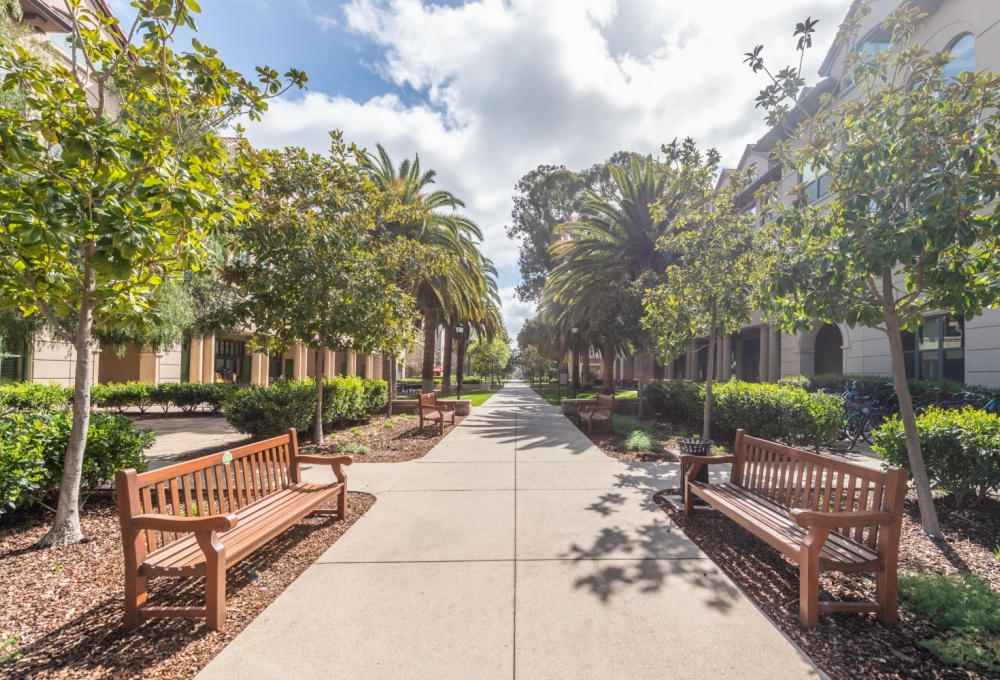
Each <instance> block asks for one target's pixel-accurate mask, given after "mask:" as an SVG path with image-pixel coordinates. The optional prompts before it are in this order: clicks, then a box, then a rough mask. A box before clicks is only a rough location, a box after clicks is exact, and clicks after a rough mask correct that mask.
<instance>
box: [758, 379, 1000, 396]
mask: <svg viewBox="0 0 1000 680" xmlns="http://www.w3.org/2000/svg"><path fill="white" fill-rule="evenodd" d="M851 382H856V383H857V388H858V392H859V393H861V394H874V393H876V392H880V391H883V390H893V389H895V388H894V386H893V382H892V378H890V377H889V376H885V375H854V374H845V375H839V374H833V373H828V374H823V375H793V376H789V377H787V378H782V379H781V380H779V381H778V384H779V385H783V386H787V387H801V388H802V389H804V390H806V391H807V392H818V391H819V390H826V391H828V392H834V393H837V394H839V393H841V392H844V391H846V390H847V385H848V384H849V383H851ZM906 385H907V387H909V388H910V395H911V396H912V397H914V398H915V399H920V400H932V399H935V398H937V396H938V395H939V394H941V393H944V394H961V393H963V392H972V393H973V394H982V395H984V396H988V397H998V398H1000V390H997V389H992V388H989V387H983V386H981V385H970V384H968V383H962V382H955V381H954V380H907V381H906Z"/></svg>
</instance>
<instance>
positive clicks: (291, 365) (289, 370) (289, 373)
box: [282, 359, 295, 380]
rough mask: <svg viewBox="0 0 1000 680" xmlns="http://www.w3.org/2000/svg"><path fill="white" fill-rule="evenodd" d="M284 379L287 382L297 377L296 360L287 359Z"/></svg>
mask: <svg viewBox="0 0 1000 680" xmlns="http://www.w3.org/2000/svg"><path fill="white" fill-rule="evenodd" d="M282 377H283V378H285V379H287V380H291V379H292V378H294V377H295V359H285V374H284V375H283V376H282Z"/></svg>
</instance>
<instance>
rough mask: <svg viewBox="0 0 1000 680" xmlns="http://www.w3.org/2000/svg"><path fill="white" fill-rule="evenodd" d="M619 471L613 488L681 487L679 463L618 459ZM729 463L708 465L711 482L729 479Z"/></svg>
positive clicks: (651, 489)
mask: <svg viewBox="0 0 1000 680" xmlns="http://www.w3.org/2000/svg"><path fill="white" fill-rule="evenodd" d="M618 464H619V467H620V468H621V471H620V472H619V473H618V474H617V475H616V480H615V484H614V486H615V488H630V489H643V490H646V491H648V492H650V493H651V494H653V493H656V492H657V491H662V490H663V489H679V488H680V487H681V464H680V463H674V462H663V463H641V462H630V461H620V462H619V463H618ZM730 467H732V466H730V465H729V464H723V465H712V466H711V467H709V479H711V481H712V483H718V482H724V481H728V480H729V474H730Z"/></svg>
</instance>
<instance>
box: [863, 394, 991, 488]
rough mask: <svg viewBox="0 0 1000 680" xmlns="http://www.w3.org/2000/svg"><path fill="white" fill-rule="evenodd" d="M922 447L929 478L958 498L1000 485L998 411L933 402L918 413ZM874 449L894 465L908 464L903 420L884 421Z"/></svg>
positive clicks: (906, 467)
mask: <svg viewBox="0 0 1000 680" xmlns="http://www.w3.org/2000/svg"><path fill="white" fill-rule="evenodd" d="M917 430H918V432H919V433H920V449H921V451H922V452H923V456H924V464H925V465H926V466H927V474H928V476H930V478H931V481H933V482H936V484H937V486H938V488H940V489H941V490H942V491H945V492H946V493H950V494H954V496H955V504H956V505H957V506H958V507H964V506H966V505H968V504H972V505H974V504H976V503H979V502H980V501H981V500H983V499H984V498H986V496H987V495H988V494H990V493H993V492H995V491H997V490H1000V416H997V415H996V414H992V413H986V412H985V411H979V410H976V409H974V408H971V407H969V408H965V409H962V410H955V409H937V408H929V409H927V411H925V412H924V413H922V414H921V415H920V416H918V417H917ZM874 437H875V443H874V444H873V446H872V449H874V450H875V452H876V453H878V454H879V457H880V458H882V460H884V461H886V462H887V463H889V464H890V465H897V466H899V467H902V468H905V469H907V470H909V469H910V459H909V457H908V456H907V453H906V436H905V434H904V433H903V423H902V422H901V421H900V420H899V419H898V418H894V419H893V420H890V421H888V422H887V423H885V424H884V425H883V426H882V427H881V428H879V429H878V430H876V431H875V432H874Z"/></svg>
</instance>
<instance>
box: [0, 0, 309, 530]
mask: <svg viewBox="0 0 1000 680" xmlns="http://www.w3.org/2000/svg"><path fill="white" fill-rule="evenodd" d="M67 6H68V8H69V10H68V11H69V21H70V23H71V25H72V28H73V30H72V34H71V42H72V63H71V64H70V65H68V66H67V65H66V64H65V63H64V62H63V61H62V60H61V59H42V58H38V57H37V56H35V55H34V54H32V53H31V52H29V51H27V50H24V49H21V48H19V47H18V46H17V45H16V44H9V43H5V44H3V45H0V66H2V69H3V72H4V74H5V75H4V81H3V89H4V90H6V91H10V90H13V89H19V90H20V91H21V92H23V93H24V105H23V106H20V105H9V104H7V103H4V104H2V105H0V175H2V177H3V179H4V181H3V182H0V215H3V219H2V220H0V264H2V266H0V293H2V294H0V299H2V300H3V301H4V304H5V305H7V306H12V307H18V308H20V309H21V310H22V311H23V312H25V313H27V314H41V315H42V316H44V318H45V319H46V321H47V322H48V324H49V326H50V327H51V330H52V332H53V333H54V334H55V336H56V337H57V338H59V339H61V340H64V341H65V342H67V343H71V344H72V345H73V347H74V349H75V350H76V368H75V378H74V398H73V427H72V431H71V435H70V441H69V445H68V447H67V452H66V459H65V461H66V462H65V469H64V473H63V478H62V483H61V485H60V488H59V505H58V508H57V512H56V517H55V520H54V523H53V526H52V529H51V530H50V531H49V532H48V534H46V535H45V537H44V538H42V540H41V541H40V545H42V546H55V545H64V544H68V543H74V542H77V541H79V540H81V539H82V538H83V534H82V531H81V528H80V520H79V512H78V506H79V488H80V480H81V475H82V466H83V454H84V446H85V444H86V435H87V428H88V425H89V419H90V381H91V367H92V365H93V359H92V357H93V353H94V350H95V348H96V345H95V340H94V327H95V325H100V326H102V327H105V328H114V327H115V326H117V325H120V324H125V323H128V322H129V321H130V320H134V319H135V318H136V317H140V316H142V315H144V314H147V313H148V309H149V306H150V304H151V301H152V300H153V299H154V297H155V295H156V294H157V291H158V290H159V289H160V288H161V287H162V286H163V285H164V284H166V283H169V282H172V281H176V280H177V279H178V278H179V277H181V275H182V273H183V271H184V270H186V269H199V268H201V266H202V264H203V263H204V261H205V260H206V257H207V254H208V253H207V238H208V235H209V234H211V233H212V232H213V231H214V230H216V229H218V228H220V227H223V226H225V225H227V224H231V223H233V222H237V221H239V220H240V219H242V217H243V214H244V213H245V211H246V210H247V208H248V206H247V205H245V204H243V203H241V202H239V201H237V200H235V199H234V197H233V196H232V195H231V193H230V192H228V191H227V190H226V188H225V185H224V182H223V178H224V176H225V175H226V173H227V172H228V170H229V167H230V164H231V163H232V162H233V160H232V159H230V158H229V156H228V154H227V153H226V149H225V147H224V145H223V143H222V142H221V140H220V139H219V137H218V135H217V131H218V130H220V129H223V128H225V127H227V126H229V125H230V124H231V123H232V122H234V120H235V119H236V118H238V117H239V116H243V115H246V116H247V117H249V118H250V119H257V118H259V116H260V114H261V113H262V112H263V111H264V110H265V108H266V105H267V104H266V102H267V99H268V98H269V97H271V96H276V95H278V94H280V93H281V91H282V89H283V87H284V85H283V83H282V79H281V78H279V76H278V74H277V73H276V72H275V71H272V70H271V69H269V68H261V69H258V74H259V79H260V82H261V85H262V88H263V89H260V88H258V86H256V85H254V84H252V83H250V82H249V81H247V80H246V79H244V78H243V77H242V76H241V75H240V74H238V73H236V72H235V71H232V70H230V69H228V68H227V67H226V66H225V65H224V64H223V63H222V61H221V60H220V59H219V58H218V56H217V54H216V52H215V51H214V50H212V49H210V48H208V47H205V46H203V45H201V44H200V43H198V42H197V41H195V42H194V43H193V44H194V52H192V53H186V54H177V53H175V52H174V51H173V48H172V43H173V38H174V35H175V33H176V32H177V31H178V30H180V29H181V28H182V27H183V28H185V29H186V28H188V27H193V26H194V21H193V15H192V9H191V8H192V7H196V5H195V3H193V2H186V1H185V0H145V1H144V2H140V3H136V5H135V6H136V9H137V15H136V20H135V23H134V24H133V26H132V28H131V29H130V31H129V32H128V34H127V35H125V36H124V39H120V40H119V39H114V38H112V37H111V36H116V35H118V33H117V29H118V27H117V20H116V19H114V18H112V17H108V16H104V15H103V14H100V13H95V12H92V11H90V10H88V9H86V8H85V7H83V6H82V5H81V3H79V2H71V3H68V5H67ZM285 77H286V79H287V81H288V83H289V85H288V86H289V87H291V86H299V87H301V86H302V85H303V83H304V82H305V76H304V74H302V73H299V72H297V71H289V72H288V73H287V74H286V76H285ZM235 162H237V163H239V162H240V160H239V159H236V161H235Z"/></svg>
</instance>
